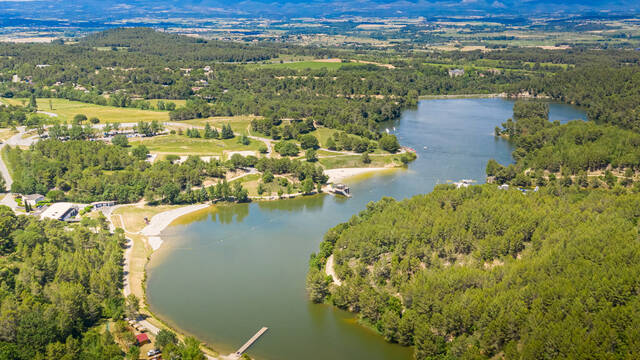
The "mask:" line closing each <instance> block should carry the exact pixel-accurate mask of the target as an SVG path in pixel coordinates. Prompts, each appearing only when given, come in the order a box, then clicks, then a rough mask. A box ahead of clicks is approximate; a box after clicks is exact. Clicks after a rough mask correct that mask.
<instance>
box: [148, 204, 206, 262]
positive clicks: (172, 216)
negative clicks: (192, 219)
mask: <svg viewBox="0 0 640 360" xmlns="http://www.w3.org/2000/svg"><path fill="white" fill-rule="evenodd" d="M207 207H209V204H194V205H189V206H185V207H181V208H178V209H173V210H169V211H165V212H162V213H160V214H157V215H154V216H153V217H152V218H151V221H150V222H149V225H147V226H145V227H144V229H142V230H141V231H140V234H141V235H144V236H146V237H147V239H148V240H149V245H151V248H152V249H153V251H156V250H158V248H160V246H161V245H162V238H160V233H161V232H162V230H164V229H165V228H166V227H167V226H169V225H170V224H171V223H172V222H173V221H174V220H176V219H177V218H179V217H181V216H183V215H187V214H189V213H191V212H194V211H197V210H201V209H204V208H207Z"/></svg>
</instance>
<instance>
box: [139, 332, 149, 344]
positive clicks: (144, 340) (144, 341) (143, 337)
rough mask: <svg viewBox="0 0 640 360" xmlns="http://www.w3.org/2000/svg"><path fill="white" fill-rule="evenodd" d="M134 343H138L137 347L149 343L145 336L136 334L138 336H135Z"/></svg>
mask: <svg viewBox="0 0 640 360" xmlns="http://www.w3.org/2000/svg"><path fill="white" fill-rule="evenodd" d="M136 341H138V344H139V345H142V344H146V343H148V342H150V341H149V337H148V336H147V334H138V335H136Z"/></svg>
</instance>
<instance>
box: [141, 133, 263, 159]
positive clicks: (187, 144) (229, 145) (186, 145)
mask: <svg viewBox="0 0 640 360" xmlns="http://www.w3.org/2000/svg"><path fill="white" fill-rule="evenodd" d="M130 144H131V145H137V144H144V145H145V146H146V147H147V148H148V149H149V151H151V152H153V153H159V154H176V155H222V154H224V152H226V151H257V150H258V148H259V147H260V145H261V144H263V143H262V142H261V141H256V140H251V142H250V143H249V145H242V144H239V143H238V138H237V137H236V138H233V139H228V140H216V139H202V138H199V139H198V138H188V137H186V136H184V135H166V136H156V137H152V138H135V139H131V140H130Z"/></svg>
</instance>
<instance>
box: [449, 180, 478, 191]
mask: <svg viewBox="0 0 640 360" xmlns="http://www.w3.org/2000/svg"><path fill="white" fill-rule="evenodd" d="M453 185H455V186H456V189H460V188H461V187H469V186H470V185H473V180H469V179H462V180H460V181H458V182H455V183H453Z"/></svg>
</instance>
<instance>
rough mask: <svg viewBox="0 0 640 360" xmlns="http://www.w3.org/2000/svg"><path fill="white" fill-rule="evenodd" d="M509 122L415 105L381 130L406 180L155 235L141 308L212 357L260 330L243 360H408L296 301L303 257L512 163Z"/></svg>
mask: <svg viewBox="0 0 640 360" xmlns="http://www.w3.org/2000/svg"><path fill="white" fill-rule="evenodd" d="M550 112H551V118H552V119H558V120H561V121H567V120H570V119H576V118H583V117H584V114H583V113H582V112H580V111H579V110H577V109H575V108H572V107H569V106H564V105H553V106H551V109H550ZM511 115H512V102H510V101H506V100H502V99H456V100H427V101H421V102H420V104H419V106H418V108H417V109H414V110H407V111H405V112H403V114H402V117H401V119H400V120H399V121H396V122H394V123H393V125H391V128H393V127H394V126H395V127H396V131H395V134H396V135H397V136H398V138H399V139H400V142H401V143H402V144H404V145H407V146H409V147H412V148H414V149H415V150H416V151H417V153H418V159H417V160H416V161H415V162H413V163H412V164H411V165H410V166H409V169H408V170H406V171H392V172H383V173H380V174H376V173H374V174H369V175H367V176H363V177H358V178H357V180H358V182H355V183H351V190H352V193H353V195H354V196H353V197H352V198H350V199H346V198H341V197H335V196H329V195H316V196H305V197H299V198H296V199H290V200H283V201H276V202H258V203H252V204H239V205H221V206H215V207H212V208H209V209H207V210H204V211H202V212H199V213H197V214H195V215H194V216H190V217H186V218H185V220H182V221H180V222H178V223H177V225H175V226H171V227H169V228H168V229H166V230H165V231H164V232H163V239H165V241H166V245H163V247H162V248H161V249H160V250H159V251H158V252H157V253H156V254H154V256H153V258H152V261H151V263H150V266H149V273H148V274H149V276H148V283H147V285H148V287H147V295H148V301H149V304H150V306H151V308H152V309H153V311H154V312H156V313H158V314H160V315H161V316H162V317H163V318H164V319H165V320H168V321H170V322H172V323H174V324H175V325H177V326H179V327H181V328H183V329H186V330H187V331H188V332H190V333H192V334H195V335H196V336H197V337H198V338H200V339H202V340H203V341H206V342H207V343H209V344H212V345H213V346H214V347H215V348H216V349H218V350H219V351H221V352H222V353H225V352H231V351H233V350H235V349H236V348H237V347H239V346H240V345H242V343H244V341H246V340H247V339H248V338H249V337H250V336H251V335H253V333H255V332H256V331H257V330H258V329H259V328H260V327H261V326H268V327H269V332H268V333H267V334H266V335H265V336H264V337H263V338H261V339H260V340H259V342H257V343H256V344H255V345H254V346H253V347H252V348H251V349H250V351H249V352H250V354H251V355H252V356H254V357H257V358H260V359H284V360H289V359H296V360H297V359H308V360H326V359H337V360H351V359H367V360H385V359H409V358H411V350H410V349H408V348H404V347H401V346H399V345H394V344H389V343H387V342H385V341H384V340H383V338H382V337H381V336H379V335H378V334H376V333H375V332H374V331H372V330H371V329H369V328H366V327H363V326H361V325H359V324H358V323H357V319H356V317H355V316H353V315H352V314H350V313H347V312H344V311H340V310H337V309H335V308H333V307H331V306H327V305H314V304H311V303H310V302H309V301H308V300H307V299H306V296H305V289H304V282H305V275H306V271H307V267H308V260H309V255H310V254H311V253H312V252H315V251H317V249H318V244H319V243H320V241H321V240H322V237H323V235H324V233H325V232H326V231H327V230H328V229H329V228H330V227H332V226H335V225H336V224H338V223H339V222H342V221H347V220H348V219H349V218H350V217H351V216H353V214H355V213H357V212H359V211H361V210H362V209H363V208H364V207H365V206H366V204H367V203H368V202H370V201H376V200H379V199H380V198H381V197H383V196H392V197H395V198H397V199H402V198H406V197H410V196H412V195H415V194H420V193H426V192H429V191H431V189H433V186H434V185H436V184H440V183H446V182H448V181H457V180H459V179H463V178H464V179H474V180H476V181H477V182H478V183H482V182H484V178H485V174H484V171H485V167H486V163H487V161H488V160H489V159H491V158H494V159H496V160H498V161H499V162H501V163H503V164H504V163H508V162H510V161H511V151H512V148H511V146H510V145H509V143H508V142H507V141H505V140H503V139H496V138H495V137H494V136H493V129H494V127H495V126H496V125H499V124H500V123H502V122H504V121H505V120H506V119H507V118H509V117H511ZM351 181H353V179H352V180H351Z"/></svg>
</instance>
